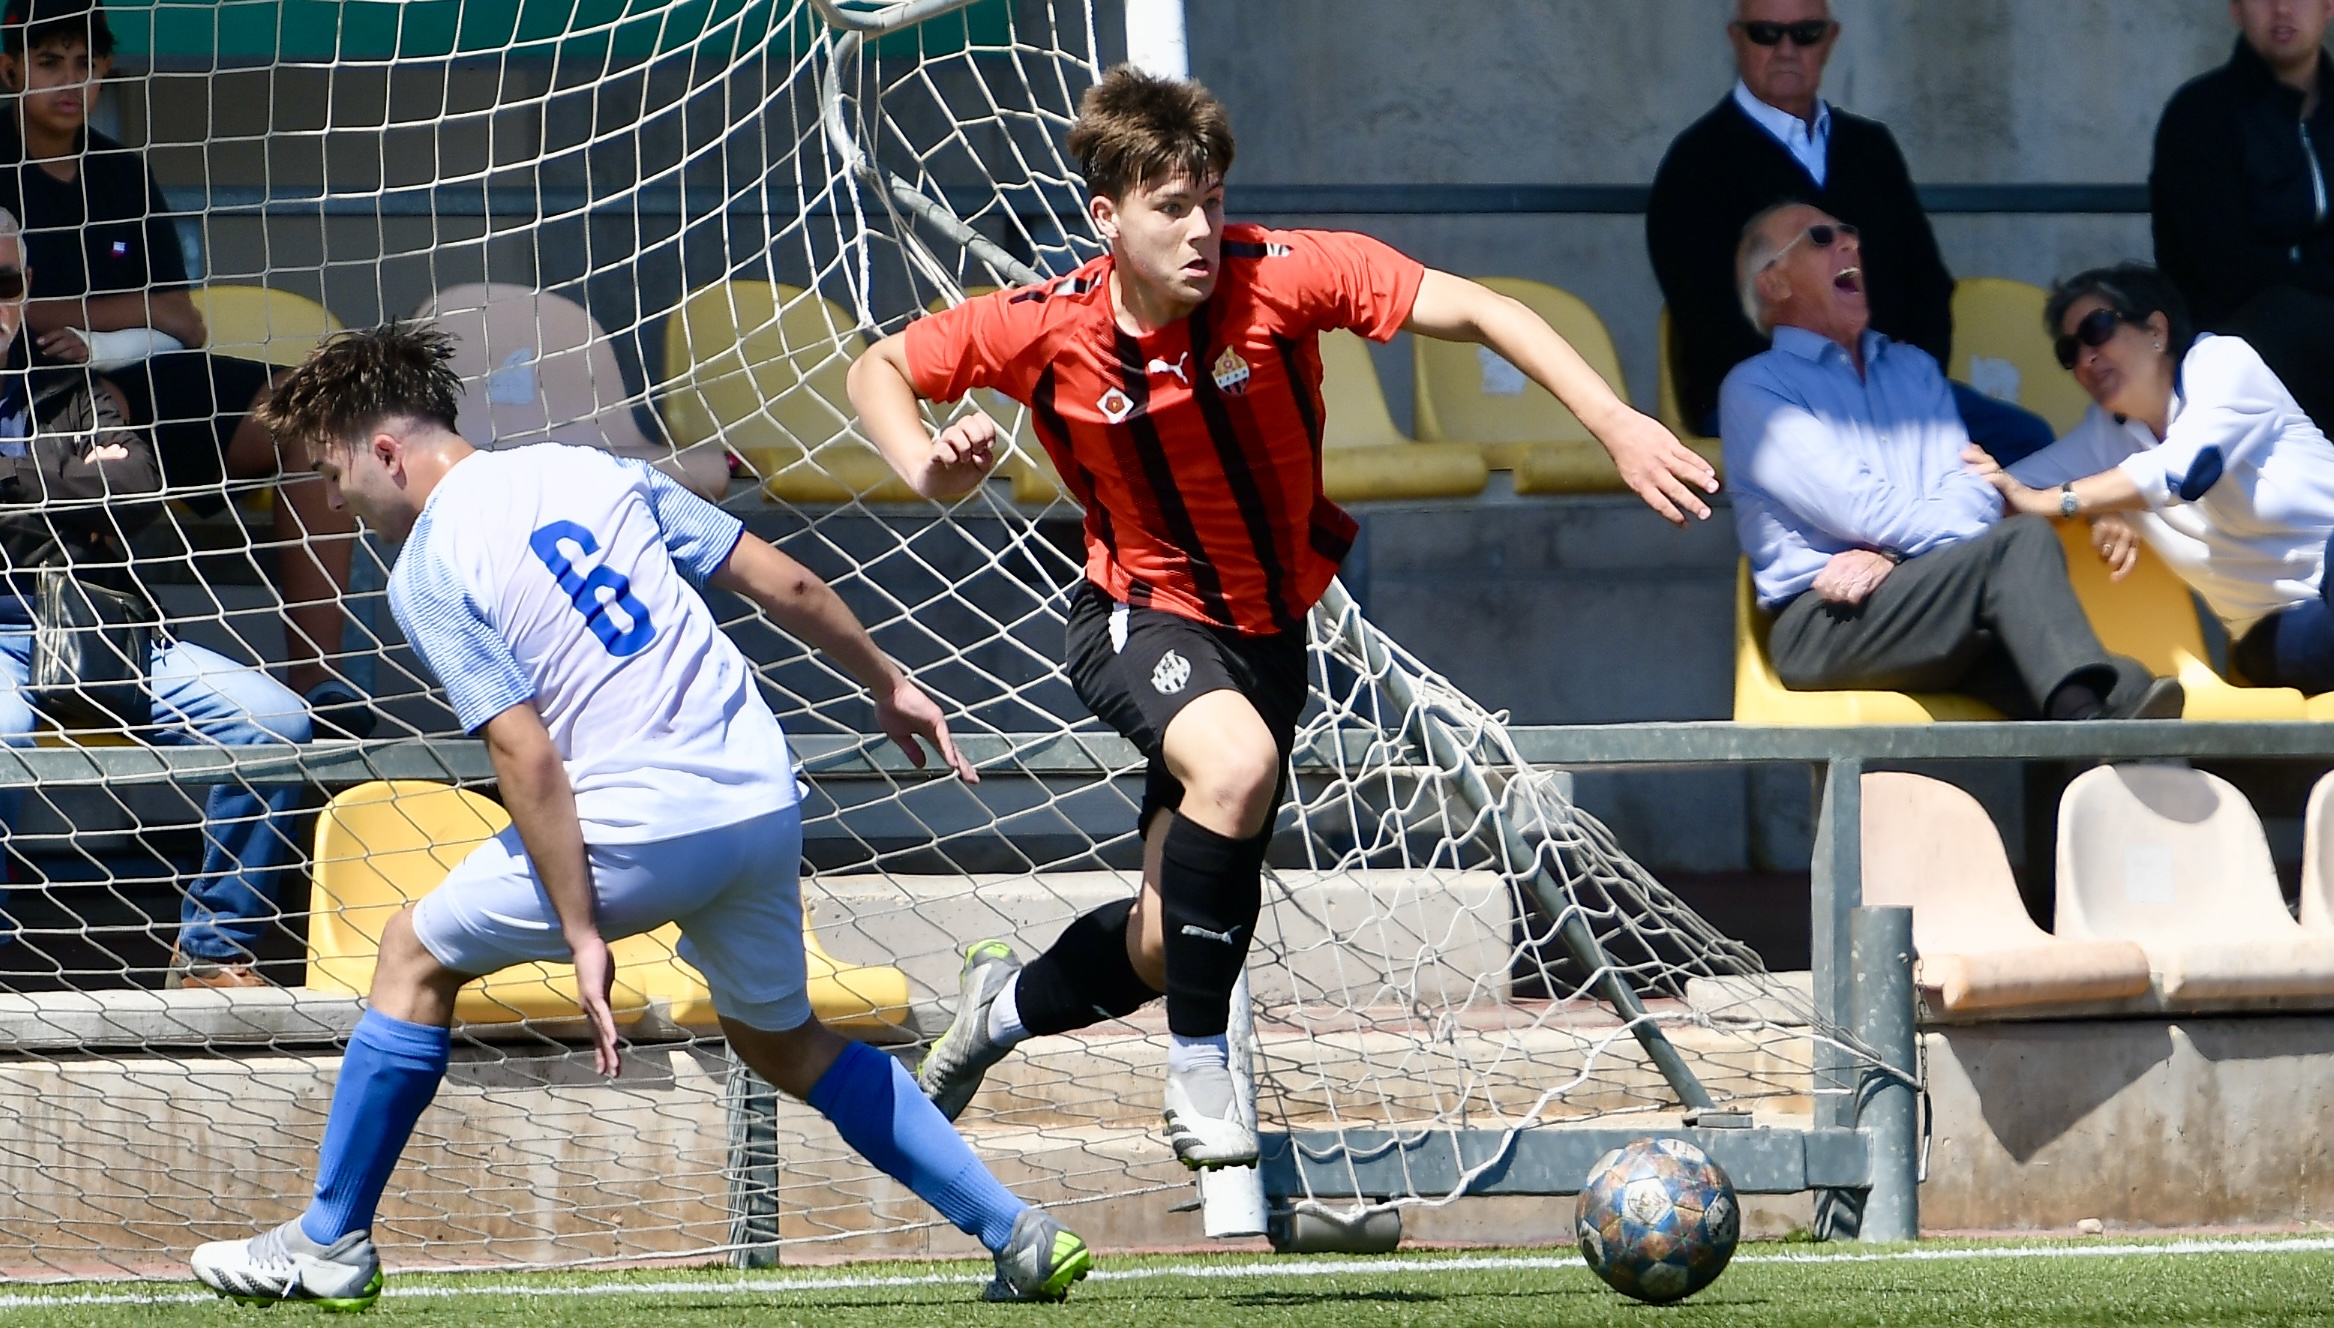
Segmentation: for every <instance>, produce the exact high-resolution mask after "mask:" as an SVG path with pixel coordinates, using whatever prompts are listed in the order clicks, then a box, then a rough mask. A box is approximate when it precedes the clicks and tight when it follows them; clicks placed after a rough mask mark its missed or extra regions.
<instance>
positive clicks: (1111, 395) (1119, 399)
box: [1094, 387, 1135, 424]
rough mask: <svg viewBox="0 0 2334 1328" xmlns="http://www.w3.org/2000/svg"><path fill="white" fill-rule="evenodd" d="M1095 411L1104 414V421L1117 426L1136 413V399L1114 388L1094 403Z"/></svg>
mask: <svg viewBox="0 0 2334 1328" xmlns="http://www.w3.org/2000/svg"><path fill="white" fill-rule="evenodd" d="M1094 409H1096V410H1099V411H1101V412H1102V418H1103V419H1105V420H1108V421H1110V422H1111V423H1112V424H1117V423H1118V422H1119V421H1121V420H1124V419H1125V418H1126V417H1127V416H1129V415H1132V414H1134V413H1135V399H1134V398H1133V397H1130V396H1128V395H1127V394H1126V393H1124V392H1122V391H1120V390H1119V389H1117V388H1115V387H1114V388H1112V389H1110V390H1109V391H1107V392H1105V393H1103V394H1102V397H1101V399H1100V400H1098V401H1096V402H1095V403H1094Z"/></svg>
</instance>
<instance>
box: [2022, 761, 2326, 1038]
mask: <svg viewBox="0 0 2334 1328" xmlns="http://www.w3.org/2000/svg"><path fill="white" fill-rule="evenodd" d="M2057 930H2058V934H2059V935H2061V936H2064V937H2068V938H2070V939H2077V940H2128V941H2136V942H2138V943H2139V946H2140V948H2141V949H2143V950H2146V951H2147V953H2148V963H2149V966H2150V967H2151V968H2153V969H2154V970H2155V972H2156V975H2157V979H2158V985H2159V987H2160V989H2161V991H2162V992H2163V996H2164V999H2165V1000H2167V1001H2170V1002H2179V1001H2194V1000H2242V999H2266V998H2273V997H2301V996H2329V995H2334V934H2328V933H2326V932H2324V931H2311V930H2305V929H2304V928H2303V926H2302V924H2300V923H2299V922H2296V921H2294V919H2293V915H2292V914H2290V913H2288V912H2287V911H2286V906H2285V895H2284V893H2283V892H2282V890H2281V889H2280V888H2279V886H2278V883H2277V867H2276V864H2275V863H2273V862H2272V861H2271V860H2270V856H2269V840H2268V838H2267V837H2266V836H2265V835H2264V834H2263V833H2262V829H2261V820H2260V818H2259V817H2258V816H2256V815H2254V813H2253V808H2252V806H2251V805H2250V804H2248V803H2247V802H2246V801H2245V799H2244V796H2243V795H2242V794H2240V793H2238V792H2237V790H2236V789H2235V787H2233V786H2232V785H2230V784H2229V782H2228V781H2227V780H2224V779H2221V778H2219V777H2218V776H2215V775H2208V774H2206V773H2204V772H2203V771H2200V770H2191V769H2188V768H2187V767H2185V766H2175V765H2106V766H2099V767H2097V768H2095V769H2092V770H2088V771H2085V772H2084V773H2083V774H2081V775H2079V776H2077V777H2076V778H2075V780H2074V782H2073V783H2071V784H2069V785H2068V786H2067V791H2066V793H2065V795H2064V796H2063V797H2062V798H2061V799H2060V801H2059V809H2058V918H2057Z"/></svg>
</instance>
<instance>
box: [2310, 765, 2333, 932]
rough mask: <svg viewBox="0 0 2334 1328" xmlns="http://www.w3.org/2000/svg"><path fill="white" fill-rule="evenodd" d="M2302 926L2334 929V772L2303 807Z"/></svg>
mask: <svg viewBox="0 0 2334 1328" xmlns="http://www.w3.org/2000/svg"><path fill="white" fill-rule="evenodd" d="M2302 926H2304V927H2307V928H2308V929H2310V930H2311V931H2322V932H2334V774H2329V775H2321V776H2319V778H2318V782H2317V783H2316V784H2313V785H2311V786H2310V800H2309V803H2308V804H2307V805H2306V806H2305V807H2303V809H2302Z"/></svg>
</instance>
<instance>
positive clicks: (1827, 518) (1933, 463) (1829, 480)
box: [1718, 327, 2002, 608]
mask: <svg viewBox="0 0 2334 1328" xmlns="http://www.w3.org/2000/svg"><path fill="white" fill-rule="evenodd" d="M1862 348H1863V352H1864V372H1863V373H1862V374H1861V375H1859V374H1858V373H1857V372H1856V364H1855V361H1854V360H1852V359H1851V358H1849V355H1848V352H1847V351H1846V350H1845V349H1843V348H1841V347H1840V346H1839V345H1837V344H1835V343H1834V342H1832V341H1829V340H1827V339H1825V338H1823V337H1820V336H1817V335H1816V334H1815V333H1813V332H1808V331H1805V330H1803V329H1800V328H1796V327H1779V328H1776V329H1775V345H1774V349H1772V350H1769V351H1767V352H1765V353H1763V354H1760V355H1754V356H1752V357H1751V358H1749V359H1747V360H1744V361H1743V362H1742V363H1741V364H1738V365H1736V366H1735V367H1734V372H1732V373H1730V374H1728V375H1727V376H1726V384H1725V386H1724V387H1722V388H1720V389H1719V393H1718V419H1719V434H1720V441H1721V444H1722V446H1723V448H1724V451H1725V455H1726V484H1727V487H1728V488H1729V489H1730V490H1732V491H1733V495H1734V524H1735V533H1736V535H1737V536H1738V537H1739V538H1740V539H1741V541H1742V551H1743V552H1744V553H1746V554H1748V555H1749V556H1750V564H1751V577H1752V580H1753V582H1754V583H1755V584H1756V586H1757V588H1758V596H1759V602H1760V603H1761V604H1763V605H1765V606H1766V607H1768V608H1779V607H1781V606H1782V605H1783V604H1785V603H1787V602H1789V601H1790V600H1791V599H1792V598H1793V597H1794V596H1796V595H1798V594H1799V593H1800V592H1801V591H1803V590H1806V589H1807V588H1808V587H1809V586H1811V585H1813V584H1815V578H1816V574H1817V573H1819V572H1821V571H1822V570H1823V567H1824V564H1825V563H1827V562H1829V561H1831V557H1832V555H1833V554H1835V553H1842V552H1845V551H1847V550H1849V549H1871V550H1875V551H1877V552H1881V553H1887V554H1891V555H1893V556H1896V557H1900V558H1917V557H1919V556H1921V555H1922V554H1924V553H1927V552H1929V551H1930V550H1932V549H1937V548H1942V547H1943V546H1945V545H1947V544H1951V543H1953V542H1954V541H1956V540H1963V539H1968V538H1969V537H1970V536H1972V535H1976V534H1978V533H1980V532H1982V531H1983V530H1985V528H1986V527H1988V526H1990V525H1992V524H1993V523H1994V522H1996V521H1998V520H2000V519H2001V516H2002V501H2001V496H2000V495H1999V494H1997V493H1995V492H1994V489H1993V486H1992V485H1989V484H1987V483H1986V482H1985V481H1984V480H1981V479H1979V478H1978V477H1977V476H1975V475H1972V474H1970V473H1969V470H1968V466H1967V463H1966V462H1964V461H1963V460H1962V458H1961V453H1962V449H1964V448H1966V447H1967V446H1968V445H1969V431H1968V430H1967V429H1966V428H1964V427H1963V426H1962V423H1961V412H1960V411H1959V410H1958V409H1956V408H1955V406H1954V404H1953V390H1952V388H1951V387H1949V386H1948V385H1947V384H1946V382H1945V374H1944V371H1943V370H1940V369H1939V368H1938V367H1937V361H1936V360H1934V359H1932V358H1930V356H1929V354H1928V352H1926V351H1924V350H1922V349H1920V348H1919V347H1917V346H1906V345H1900V344H1898V343H1896V342H1893V341H1890V340H1889V339H1888V338H1887V337H1884V336H1882V335H1881V334H1880V333H1878V332H1873V331H1870V330H1867V331H1866V332H1865V333H1864V340H1863V346H1862Z"/></svg>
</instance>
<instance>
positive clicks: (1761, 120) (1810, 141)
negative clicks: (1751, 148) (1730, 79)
mask: <svg viewBox="0 0 2334 1328" xmlns="http://www.w3.org/2000/svg"><path fill="white" fill-rule="evenodd" d="M1734 104H1735V105H1737V106H1740V107H1741V108H1742V113H1743V114H1744V115H1747V116H1749V117H1750V118H1751V123H1752V124H1755V125H1757V126H1758V127H1759V128H1761V129H1764V130H1766V131H1767V132H1768V133H1770V134H1772V135H1774V136H1775V141H1776V142H1778V143H1780V144H1782V145H1783V147H1784V149H1785V150H1786V151H1788V152H1789V153H1790V154H1791V157H1792V160H1794V161H1797V162H1798V163H1799V164H1800V166H1801V167H1802V168H1804V169H1805V170H1806V171H1807V178H1808V179H1810V180H1813V181H1815V187H1816V188H1818V189H1821V188H1823V178H1824V174H1825V170H1826V164H1827V162H1828V160H1829V158H1830V156H1831V148H1832V107H1831V103H1830V102H1827V101H1825V100H1824V99H1823V98H1821V97H1818V98H1816V99H1815V125H1814V127H1813V128H1809V127H1808V123H1807V121H1805V120H1802V119H1800V118H1799V117H1798V116H1796V115H1793V114H1792V113H1791V112H1789V111H1779V110H1777V109H1775V108H1774V107H1772V106H1769V105H1767V104H1766V103H1765V102H1763V101H1760V100H1759V99H1758V97H1757V96H1756V95H1755V94H1753V93H1752V92H1751V90H1750V85H1749V84H1747V83H1745V82H1743V81H1742V80H1741V79H1739V78H1738V79H1736V80H1735V81H1734Z"/></svg>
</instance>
